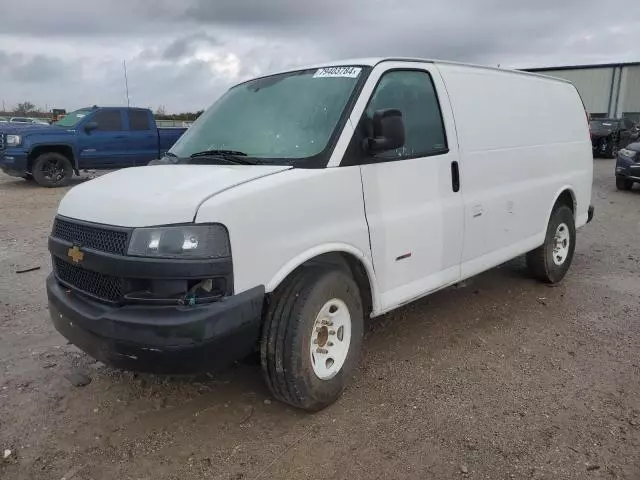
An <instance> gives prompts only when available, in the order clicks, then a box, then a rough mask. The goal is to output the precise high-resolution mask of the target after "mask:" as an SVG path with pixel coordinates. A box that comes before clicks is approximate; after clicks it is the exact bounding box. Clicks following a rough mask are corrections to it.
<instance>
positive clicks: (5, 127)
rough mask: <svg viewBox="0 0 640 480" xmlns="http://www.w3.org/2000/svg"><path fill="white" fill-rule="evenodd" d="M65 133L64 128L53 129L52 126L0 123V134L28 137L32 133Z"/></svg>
mask: <svg viewBox="0 0 640 480" xmlns="http://www.w3.org/2000/svg"><path fill="white" fill-rule="evenodd" d="M65 131H67V129H66V128H62V127H54V126H52V125H42V124H37V123H0V133H8V134H16V135H28V134H32V133H38V134H39V133H42V134H49V133H54V132H55V133H58V134H59V133H61V132H65Z"/></svg>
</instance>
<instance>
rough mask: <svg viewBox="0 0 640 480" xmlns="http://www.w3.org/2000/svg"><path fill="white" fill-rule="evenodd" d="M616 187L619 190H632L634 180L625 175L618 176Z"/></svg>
mask: <svg viewBox="0 0 640 480" xmlns="http://www.w3.org/2000/svg"><path fill="white" fill-rule="evenodd" d="M616 188H617V189H618V190H631V189H632V188H633V180H629V179H628V178H624V177H616Z"/></svg>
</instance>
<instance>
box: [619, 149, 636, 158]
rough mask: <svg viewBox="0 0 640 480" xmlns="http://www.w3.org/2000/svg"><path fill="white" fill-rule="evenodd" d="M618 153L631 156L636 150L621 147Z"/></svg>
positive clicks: (633, 155)
mask: <svg viewBox="0 0 640 480" xmlns="http://www.w3.org/2000/svg"><path fill="white" fill-rule="evenodd" d="M618 153H620V155H622V156H624V157H629V158H633V157H635V156H636V154H637V153H638V152H636V151H635V150H629V149H628V148H623V149H621V150H620V151H619V152H618Z"/></svg>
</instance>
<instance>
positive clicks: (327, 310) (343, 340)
mask: <svg viewBox="0 0 640 480" xmlns="http://www.w3.org/2000/svg"><path fill="white" fill-rule="evenodd" d="M350 343H351V314H350V313H349V308H348V307H347V304H346V303H344V302H343V301H342V300H339V299H337V298H334V299H331V300H329V301H328V302H327V303H325V304H324V305H323V306H322V308H321V309H320V312H319V313H318V316H317V317H316V320H315V322H314V324H313V331H312V332H311V341H310V343H309V355H310V356H311V365H312V367H313V373H315V374H316V376H317V377H318V378H319V379H320V380H329V379H331V378H333V377H335V376H336V375H337V374H338V372H339V371H340V370H341V369H342V366H343V365H344V362H345V360H346V359H347V355H348V353H349V345H350Z"/></svg>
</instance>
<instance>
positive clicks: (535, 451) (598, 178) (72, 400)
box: [0, 159, 640, 480]
mask: <svg viewBox="0 0 640 480" xmlns="http://www.w3.org/2000/svg"><path fill="white" fill-rule="evenodd" d="M594 162H595V168H596V171H595V179H594V193H593V201H594V204H595V206H596V218H595V220H594V222H593V223H591V224H589V225H588V226H587V227H585V228H584V229H583V230H581V231H579V234H578V246H577V249H576V255H575V258H574V264H573V267H572V269H571V270H570V272H569V275H568V277H567V278H566V280H565V281H564V282H563V283H562V284H561V285H559V286H556V287H554V288H550V287H547V286H544V285H542V284H539V283H536V282H534V281H532V280H530V279H528V278H527V277H526V275H525V273H524V269H523V261H522V259H518V260H516V261H513V262H510V263H508V264H506V265H504V266H502V267H500V268H497V269H494V270H492V271H490V272H487V273H485V274H483V275H480V276H478V277H476V278H473V279H471V280H470V281H467V282H466V283H465V284H463V285H462V286H459V287H457V288H451V289H447V290H445V291H442V292H440V293H437V294H435V295H432V296H430V297H428V298H426V299H424V300H422V301H419V302H417V303H415V304H413V305H411V306H409V307H407V308H403V309H401V310H399V311H397V312H395V313H392V314H389V315H386V316H384V317H383V318H380V319H377V320H376V321H374V322H373V324H372V326H371V328H370V330H369V332H368V333H367V338H366V340H365V346H364V352H363V358H362V363H361V365H362V366H361V368H360V370H359V371H358V373H357V375H356V377H355V379H354V382H353V384H352V385H351V387H350V388H349V389H348V390H347V391H346V393H345V395H344V397H343V398H342V400H341V401H339V402H338V403H337V404H335V405H333V406H332V407H330V408H328V409H326V410H324V411H322V412H320V413H318V414H315V415H308V414H305V413H301V412H298V411H293V410H291V409H289V408H287V407H286V406H283V405H281V404H278V403H276V402H272V401H271V400H270V398H269V395H268V392H267V391H266V389H265V387H264V386H263V384H262V382H261V379H260V372H259V369H258V368H257V367H256V366H255V365H251V364H248V363H244V364H241V365H238V366H236V367H234V368H232V369H231V370H229V371H227V372H225V373H223V374H220V375H217V376H210V375H202V376H197V377H169V378H167V377H160V376H150V375H136V374H132V373H127V372H120V371H116V370H112V369H110V368H108V367H105V366H103V365H101V364H99V363H95V362H94V361H93V360H92V359H91V358H89V357H88V356H86V355H84V354H83V353H81V352H80V351H79V350H77V349H76V348H75V347H73V346H72V345H67V343H66V341H65V340H64V339H63V338H62V337H61V336H60V335H58V334H57V333H56V332H55V331H54V329H53V327H52V326H51V324H50V322H49V320H48V314H47V307H46V301H45V293H44V280H45V277H46V275H47V274H48V272H49V271H50V261H49V258H48V255H47V249H46V239H47V234H48V232H49V230H50V226H51V221H52V218H53V215H54V212H55V209H56V205H57V203H58V201H59V199H60V198H61V197H62V195H63V194H64V190H47V189H41V188H38V187H36V186H34V185H32V184H30V183H27V182H25V181H23V180H18V179H11V178H9V177H4V176H2V177H1V178H0V205H1V206H2V208H1V210H0V212H1V213H0V216H1V217H0V218H1V219H0V453H3V452H4V455H3V456H6V455H7V454H8V453H7V452H6V450H10V451H11V452H10V454H8V457H7V458H4V459H3V458H0V478H3V479H8V480H9V479H11V480H19V479H28V480H38V479H47V480H50V479H56V480H57V479H62V478H65V479H66V480H70V479H71V478H73V479H74V480H80V479H95V480H102V479H114V478H118V479H122V480H124V479H136V480H138V479H150V480H151V479H153V480H160V479H181V480H188V479H200V478H203V479H204V478H207V479H234V480H239V479H257V478H261V479H267V478H269V479H270V478H283V479H284V478H291V479H305V478H314V479H315V478H326V479H346V478H349V479H353V480H356V479H367V480H370V479H375V478H385V479H388V478H394V479H405V478H407V479H409V478H410V479H414V478H416V479H448V478H470V479H492V480H493V479H511V478H518V479H519V478H526V479H530V478H534V479H554V480H555V479H565V478H567V479H568V478H571V479H588V478H594V479H595V478H626V479H638V478H640V336H639V334H640V318H639V317H638V306H639V305H640V243H639V242H638V239H639V238H640V209H639V208H638V206H639V205H640V189H638V188H636V190H635V191H633V192H625V193H622V192H617V191H616V190H615V186H614V179H613V175H612V174H613V162H612V161H610V160H600V159H597V160H594ZM30 267H40V269H39V270H36V271H32V272H28V273H22V274H17V273H16V270H20V269H24V268H30ZM74 372H80V373H83V374H86V375H88V377H89V378H90V379H91V383H90V384H89V385H87V386H85V387H74V386H73V385H72V384H71V383H70V382H69V380H68V379H67V378H66V376H67V375H69V374H71V373H74Z"/></svg>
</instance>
